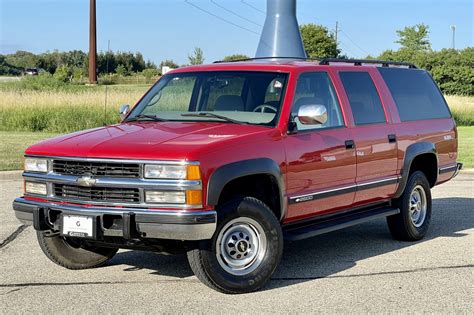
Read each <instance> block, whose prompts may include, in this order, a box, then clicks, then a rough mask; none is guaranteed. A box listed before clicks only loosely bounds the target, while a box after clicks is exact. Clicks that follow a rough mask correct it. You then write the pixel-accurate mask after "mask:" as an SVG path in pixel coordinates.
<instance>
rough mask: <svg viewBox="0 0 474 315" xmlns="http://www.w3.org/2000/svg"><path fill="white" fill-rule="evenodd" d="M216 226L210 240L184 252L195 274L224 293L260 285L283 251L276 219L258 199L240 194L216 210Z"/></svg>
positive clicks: (252, 289) (267, 278) (246, 290)
mask: <svg viewBox="0 0 474 315" xmlns="http://www.w3.org/2000/svg"><path fill="white" fill-rule="evenodd" d="M217 211H218V214H219V217H218V227H217V230H216V233H215V234H214V237H213V238H212V240H211V241H210V242H207V243H202V244H201V246H200V248H198V249H195V250H192V251H189V252H188V260H189V264H190V266H191V269H192V270H193V271H194V273H195V275H196V276H197V277H198V279H199V280H201V281H202V282H203V283H204V284H206V285H207V286H209V287H210V288H212V289H214V290H217V291H220V292H224V293H245V292H252V291H256V290H258V289H260V288H261V287H263V286H264V285H265V283H266V282H267V281H268V280H269V279H270V277H271V276H272V274H273V273H274V271H275V269H276V267H277V266H278V263H279V262H280V259H281V255H282V252H283V235H282V231H281V227H280V223H279V221H278V220H277V218H276V217H275V215H274V214H273V213H272V211H271V210H270V209H269V208H268V206H266V205H265V204H264V203H263V202H261V201H260V200H257V199H255V198H250V197H246V198H241V199H237V200H234V201H231V202H229V203H227V204H225V205H224V206H222V207H219V209H218V210H217Z"/></svg>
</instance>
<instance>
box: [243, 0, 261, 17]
mask: <svg viewBox="0 0 474 315" xmlns="http://www.w3.org/2000/svg"><path fill="white" fill-rule="evenodd" d="M241 2H242V3H243V4H245V5H246V6H248V7H250V8H252V9H254V10H255V11H257V12H260V13H262V14H265V15H266V14H267V12H265V11H263V10H261V9H259V8H257V7H254V6H253V5H251V4H250V3H247V2H246V1H244V0H241Z"/></svg>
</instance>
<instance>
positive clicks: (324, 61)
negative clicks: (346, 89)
mask: <svg viewBox="0 0 474 315" xmlns="http://www.w3.org/2000/svg"><path fill="white" fill-rule="evenodd" d="M337 62H340V63H353V64H354V66H362V65H363V64H378V65H382V67H390V66H398V67H407V68H409V69H417V67H416V66H415V65H414V64H413V63H410V62H399V61H387V60H372V59H339V58H325V59H322V60H321V61H320V62H319V64H320V65H329V64H330V63H337Z"/></svg>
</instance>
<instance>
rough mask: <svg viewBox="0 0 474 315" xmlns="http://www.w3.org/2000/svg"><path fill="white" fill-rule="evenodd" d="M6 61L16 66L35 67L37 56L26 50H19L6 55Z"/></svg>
mask: <svg viewBox="0 0 474 315" xmlns="http://www.w3.org/2000/svg"><path fill="white" fill-rule="evenodd" d="M6 62H7V63H8V64H10V65H12V66H15V67H18V68H23V69H26V68H36V67H37V66H38V56H36V55H35V54H33V53H30V52H28V51H22V50H19V51H17V52H16V53H14V54H11V55H8V56H7V57H6Z"/></svg>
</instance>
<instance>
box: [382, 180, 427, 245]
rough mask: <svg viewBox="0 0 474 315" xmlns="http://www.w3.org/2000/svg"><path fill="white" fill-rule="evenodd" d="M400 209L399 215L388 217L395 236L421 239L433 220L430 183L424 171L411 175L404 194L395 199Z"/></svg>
mask: <svg viewBox="0 0 474 315" xmlns="http://www.w3.org/2000/svg"><path fill="white" fill-rule="evenodd" d="M394 205H395V206H397V207H398V208H399V209H400V213H399V214H397V215H393V216H389V217H387V223H388V227H389V229H390V233H391V234H392V236H393V238H395V239H397V240H401V241H418V240H421V239H422V238H423V237H424V236H425V235H426V232H427V231H428V228H429V225H430V221H431V191H430V184H429V183H428V180H427V179H426V176H425V174H423V173H422V172H419V171H417V172H414V173H413V174H411V175H410V178H409V179H408V183H407V185H406V187H405V191H404V192H403V194H402V196H401V197H400V198H398V199H397V200H394Z"/></svg>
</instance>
